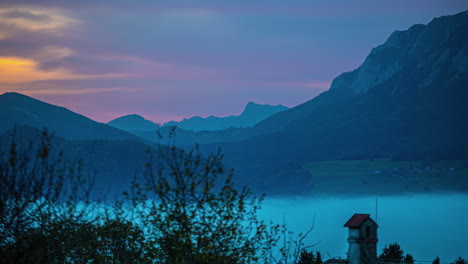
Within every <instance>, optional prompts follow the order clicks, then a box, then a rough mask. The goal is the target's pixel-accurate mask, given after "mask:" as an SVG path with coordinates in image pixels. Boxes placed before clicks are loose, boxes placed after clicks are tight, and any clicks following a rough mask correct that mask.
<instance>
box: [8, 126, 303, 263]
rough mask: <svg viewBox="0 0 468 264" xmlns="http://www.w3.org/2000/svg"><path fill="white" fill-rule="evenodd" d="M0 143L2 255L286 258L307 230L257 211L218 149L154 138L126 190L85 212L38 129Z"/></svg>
mask: <svg viewBox="0 0 468 264" xmlns="http://www.w3.org/2000/svg"><path fill="white" fill-rule="evenodd" d="M0 151H2V152H1V155H0V180H1V182H0V192H1V193H0V259H2V261H3V262H4V263H90V262H92V263H171V264H178V263H180V264H182V263H191V264H192V263H195V264H196V263H200V264H202V263H214V264H216V263H279V262H281V263H294V262H295V261H296V260H297V259H298V257H299V254H300V252H301V250H302V249H303V248H304V243H303V239H304V238H305V236H306V235H307V234H308V233H309V232H310V231H311V230H309V232H307V233H306V234H304V235H299V236H293V234H292V233H290V232H288V231H287V230H286V228H285V227H284V226H281V225H275V224H272V223H268V224H267V223H265V222H263V221H260V220H259V219H258V215H257V213H258V210H260V209H261V204H262V201H263V196H260V197H255V196H253V195H252V194H251V193H250V191H249V189H248V188H241V189H240V190H239V189H238V188H237V187H236V186H235V185H234V183H233V173H232V171H226V170H225V169H224V167H223V165H222V155H221V154H220V153H217V154H212V155H209V156H208V157H203V156H202V155H201V154H200V152H199V150H198V148H194V149H193V150H191V151H188V152H186V151H181V150H179V149H176V148H175V147H162V146H161V147H160V148H159V150H158V151H157V154H158V155H159V156H158V159H157V160H156V161H155V160H149V161H148V163H147V165H146V168H145V171H146V173H145V177H144V180H141V179H135V181H134V184H133V188H132V189H131V190H129V193H127V194H126V197H127V198H130V199H129V200H125V201H120V202H117V203H116V204H115V205H114V208H113V209H112V211H111V212H104V214H101V215H98V216H95V215H93V212H92V211H93V208H92V206H91V205H92V202H91V201H89V200H88V198H89V192H90V191H89V188H88V187H89V186H90V185H88V183H87V181H85V180H84V177H83V176H82V173H81V171H82V167H81V164H80V163H79V162H78V163H66V162H65V161H64V159H63V155H62V154H61V153H60V152H58V151H56V150H55V149H54V147H53V146H52V137H51V135H50V134H49V133H48V132H47V131H45V130H44V131H42V132H41V143H40V144H38V145H36V144H33V143H30V145H29V146H27V147H26V148H23V146H20V144H17V143H16V141H15V139H14V137H13V139H12V140H11V144H10V145H9V146H8V148H5V149H0ZM155 164H156V165H155ZM78 202H81V204H82V205H83V206H82V207H81V208H80V209H78V206H77V204H78ZM130 211H131V213H134V214H133V215H136V218H135V219H132V218H130V219H129V215H128V213H129V212H130ZM127 220H134V221H133V222H132V221H127ZM137 222H138V223H141V224H142V225H140V224H135V223H137ZM143 226H144V230H143V229H142V227H143ZM280 236H283V238H284V241H285V242H284V244H283V245H282V246H281V247H279V246H278V241H279V238H280ZM286 241H287V242H286Z"/></svg>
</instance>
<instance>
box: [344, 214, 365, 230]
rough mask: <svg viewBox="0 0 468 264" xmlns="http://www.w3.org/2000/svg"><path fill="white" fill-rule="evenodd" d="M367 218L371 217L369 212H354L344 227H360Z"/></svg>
mask: <svg viewBox="0 0 468 264" xmlns="http://www.w3.org/2000/svg"><path fill="white" fill-rule="evenodd" d="M367 218H369V215H368V214H354V215H353V216H352V217H351V218H350V219H349V220H348V222H346V224H344V227H360V226H361V225H362V223H364V221H366V220H367Z"/></svg>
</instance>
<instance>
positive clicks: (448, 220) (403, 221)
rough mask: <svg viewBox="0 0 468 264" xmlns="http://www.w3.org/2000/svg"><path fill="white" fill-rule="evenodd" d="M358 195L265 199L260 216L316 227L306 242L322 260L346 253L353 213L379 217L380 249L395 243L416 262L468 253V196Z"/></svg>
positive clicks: (301, 229)
mask: <svg viewBox="0 0 468 264" xmlns="http://www.w3.org/2000/svg"><path fill="white" fill-rule="evenodd" d="M375 199H376V197H359V198H330V197H327V198H325V197H324V198H317V197H313V198H307V197H284V198H267V199H266V200H265V202H264V207H263V209H262V210H261V211H260V215H261V217H262V218H263V219H265V220H273V221H274V222H277V223H283V216H284V219H285V224H286V225H287V226H288V228H289V229H290V230H292V231H294V232H296V233H297V232H306V231H307V230H308V229H309V228H310V227H311V226H312V224H313V218H314V214H315V227H314V230H313V231H312V232H311V233H310V235H309V236H308V237H307V239H306V240H305V242H306V244H315V243H317V242H319V244H318V245H317V246H315V247H313V248H312V250H316V251H321V252H322V255H323V256H324V259H328V258H330V257H342V258H346V251H347V250H348V243H347V236H348V230H347V228H344V227H343V225H344V224H345V223H346V221H347V220H348V219H349V218H350V217H351V216H352V215H353V214H354V213H367V214H370V215H371V218H373V219H374V220H376V221H377V223H378V225H379V229H378V237H379V242H378V247H377V252H378V254H380V253H381V252H382V248H383V247H384V246H385V245H386V244H390V243H394V242H397V243H398V244H400V245H401V248H402V249H403V250H404V251H405V254H406V253H409V254H412V255H413V256H414V259H415V260H416V261H432V260H434V258H435V257H436V256H439V257H440V259H441V262H451V261H453V259H455V258H457V257H458V256H461V257H464V258H466V257H468V236H467V234H468V221H467V219H468V195H466V194H440V195H403V196H385V197H378V215H377V219H376V217H375Z"/></svg>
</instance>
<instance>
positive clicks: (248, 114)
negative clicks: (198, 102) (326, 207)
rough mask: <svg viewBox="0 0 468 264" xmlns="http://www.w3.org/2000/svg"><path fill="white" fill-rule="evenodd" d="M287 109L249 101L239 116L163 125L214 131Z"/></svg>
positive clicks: (254, 121) (250, 124)
mask: <svg viewBox="0 0 468 264" xmlns="http://www.w3.org/2000/svg"><path fill="white" fill-rule="evenodd" d="M287 109H289V108H288V107H286V106H282V105H261V104H256V103H254V102H249V103H248V104H247V106H246V107H245V109H244V111H243V112H242V114H241V115H240V116H235V115H232V116H227V117H215V116H210V117H207V118H202V117H199V116H195V117H191V118H188V119H184V120H182V121H180V122H175V121H171V122H168V123H166V124H164V126H166V127H167V126H177V127H179V128H182V129H184V130H191V131H214V130H223V129H227V128H233V127H234V128H246V127H253V126H254V125H255V124H257V123H258V122H260V121H262V120H264V119H266V118H268V117H270V116H272V115H274V114H276V113H279V112H282V111H285V110H287Z"/></svg>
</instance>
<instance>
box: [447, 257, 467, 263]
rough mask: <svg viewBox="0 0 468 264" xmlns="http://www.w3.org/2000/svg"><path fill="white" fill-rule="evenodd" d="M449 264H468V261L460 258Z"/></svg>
mask: <svg viewBox="0 0 468 264" xmlns="http://www.w3.org/2000/svg"><path fill="white" fill-rule="evenodd" d="M451 264H468V261H467V260H466V259H464V258H462V257H458V258H457V259H456V260H455V261H454V262H452V263H451Z"/></svg>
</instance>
